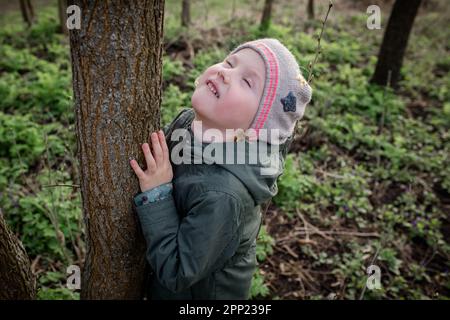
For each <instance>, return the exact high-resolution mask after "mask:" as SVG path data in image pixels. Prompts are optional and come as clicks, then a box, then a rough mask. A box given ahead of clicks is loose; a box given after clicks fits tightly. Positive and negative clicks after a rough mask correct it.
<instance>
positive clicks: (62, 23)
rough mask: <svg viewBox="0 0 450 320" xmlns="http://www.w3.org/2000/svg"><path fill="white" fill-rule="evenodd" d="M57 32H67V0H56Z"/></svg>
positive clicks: (66, 33)
mask: <svg viewBox="0 0 450 320" xmlns="http://www.w3.org/2000/svg"><path fill="white" fill-rule="evenodd" d="M58 14H59V32H61V33H64V34H65V35H68V34H69V30H67V25H66V22H67V0H58Z"/></svg>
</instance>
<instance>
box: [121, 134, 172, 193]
mask: <svg viewBox="0 0 450 320" xmlns="http://www.w3.org/2000/svg"><path fill="white" fill-rule="evenodd" d="M151 141H152V151H150V146H149V144H148V143H144V144H143V145H142V150H143V151H144V156H145V161H146V162H147V170H145V171H142V169H141V168H140V167H139V164H138V163H137V161H136V160H134V159H132V160H131V161H130V164H131V167H132V168H133V170H134V173H136V175H137V177H138V179H139V186H140V187H141V192H144V191H147V190H149V189H152V188H154V187H157V186H160V185H162V184H164V183H168V182H170V181H172V178H173V172H172V165H171V164H170V159H169V149H168V148H167V143H166V137H165V136H164V133H163V132H162V130H160V131H159V132H158V133H156V132H153V133H152V135H151ZM152 153H153V154H152Z"/></svg>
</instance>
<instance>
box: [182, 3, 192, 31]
mask: <svg viewBox="0 0 450 320" xmlns="http://www.w3.org/2000/svg"><path fill="white" fill-rule="evenodd" d="M190 24H191V8H190V1H189V0H183V3H182V8H181V25H182V26H183V27H186V28H187V27H189V25H190Z"/></svg>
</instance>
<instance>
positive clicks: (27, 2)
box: [20, 0, 34, 28]
mask: <svg viewBox="0 0 450 320" xmlns="http://www.w3.org/2000/svg"><path fill="white" fill-rule="evenodd" d="M20 11H21V12H22V17H23V21H25V23H26V24H27V26H28V28H29V27H31V25H32V24H33V23H34V10H33V5H32V4H31V0H20Z"/></svg>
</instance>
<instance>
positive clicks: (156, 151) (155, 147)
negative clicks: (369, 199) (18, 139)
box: [151, 132, 163, 165]
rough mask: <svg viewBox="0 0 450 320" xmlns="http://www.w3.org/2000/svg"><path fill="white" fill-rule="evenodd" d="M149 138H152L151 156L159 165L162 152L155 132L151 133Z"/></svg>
mask: <svg viewBox="0 0 450 320" xmlns="http://www.w3.org/2000/svg"><path fill="white" fill-rule="evenodd" d="M151 139H152V149H153V156H154V157H155V161H156V164H157V165H160V164H161V163H162V162H163V152H162V149H161V145H160V143H159V139H158V135H157V134H156V132H153V133H152V137H151Z"/></svg>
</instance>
